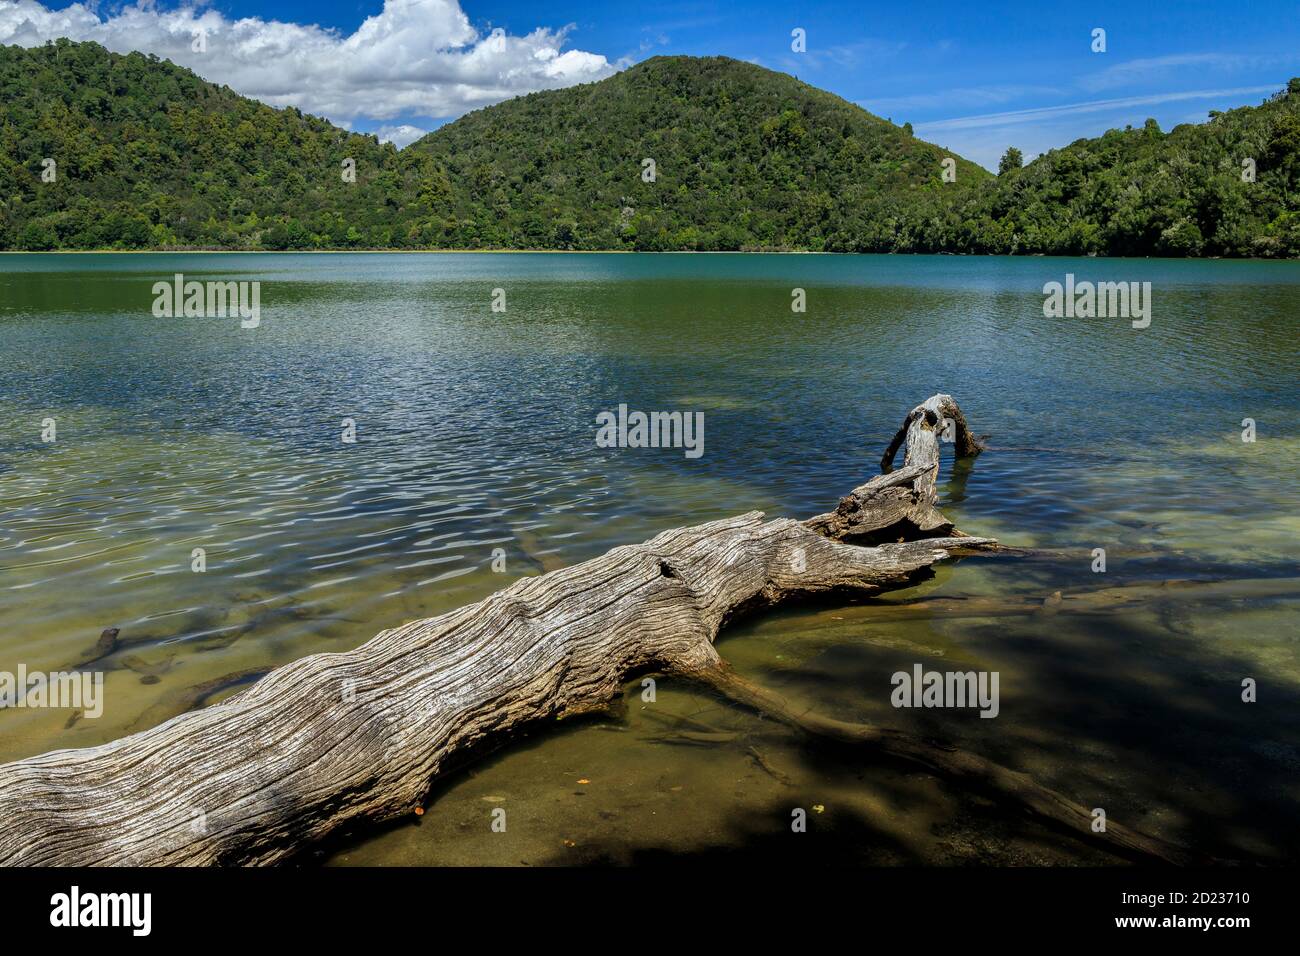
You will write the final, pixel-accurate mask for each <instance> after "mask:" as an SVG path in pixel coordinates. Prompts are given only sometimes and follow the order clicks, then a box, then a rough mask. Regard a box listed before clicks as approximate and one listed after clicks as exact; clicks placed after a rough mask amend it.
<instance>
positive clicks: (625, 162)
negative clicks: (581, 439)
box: [0, 40, 1300, 257]
mask: <svg viewBox="0 0 1300 956" xmlns="http://www.w3.org/2000/svg"><path fill="white" fill-rule="evenodd" d="M0 96H2V97H3V99H4V102H5V111H4V114H3V120H0V177H2V178H3V182H4V185H5V188H4V191H3V193H2V194H0V248H4V249H26V250H41V249H97V248H123V249H131V248H220V249H310V248H395V249H402V248H410V249H420V248H465V249H478V248H521V249H544V248H552V249H642V250H667V249H701V250H711V249H808V250H822V251H841V252H973V253H984V252H993V253H1063V254H1086V253H1097V254H1111V255H1172V256H1195V255H1225V256H1292V257H1294V256H1300V211H1298V209H1297V198H1296V197H1297V192H1298V191H1300V183H1297V177H1300V80H1292V81H1291V83H1290V84H1289V86H1288V88H1287V89H1286V90H1283V91H1281V92H1280V93H1278V94H1277V95H1276V96H1274V97H1272V98H1271V99H1270V100H1269V101H1267V102H1266V103H1264V104H1262V105H1261V106H1258V107H1243V108H1241V109H1236V110H1232V111H1230V112H1226V113H1221V114H1213V115H1212V116H1211V118H1210V120H1209V121H1208V122H1206V123H1204V124H1199V125H1185V126H1179V127H1177V128H1176V129H1174V130H1172V131H1170V132H1168V133H1165V132H1162V131H1161V130H1160V129H1159V128H1158V127H1157V126H1156V124H1155V123H1154V121H1148V122H1147V124H1146V125H1145V126H1144V127H1143V128H1140V129H1125V130H1112V131H1110V132H1108V133H1107V134H1105V135H1104V136H1101V137H1098V138H1096V139H1085V140H1079V141H1078V142H1076V143H1073V144H1071V145H1070V146H1067V147H1065V148H1063V149H1059V150H1052V151H1051V152H1049V153H1047V154H1045V155H1043V156H1041V157H1039V158H1038V159H1036V160H1034V161H1033V162H1032V163H1030V164H1029V165H1028V166H1025V167H1023V168H1021V160H1020V155H1019V152H1018V151H1016V150H1014V149H1010V150H1008V154H1007V156H1006V157H1004V159H1003V162H1002V164H1001V166H1000V169H999V174H998V175H997V176H993V175H992V174H990V173H988V172H987V171H985V170H984V169H982V168H981V167H979V166H976V165H975V164H973V163H970V162H967V161H966V160H964V159H962V158H960V157H958V156H956V155H955V154H952V153H951V152H949V151H946V150H944V149H942V148H941V147H939V146H936V145H933V144H931V143H927V142H924V141H922V140H920V139H917V138H916V137H915V136H913V135H912V132H911V128H910V127H909V126H903V127H898V126H895V125H893V124H892V123H890V122H888V121H886V120H883V119H880V118H879V117H876V116H872V115H871V114H870V113H867V112H866V111H864V110H862V109H860V108H858V107H857V106H854V105H853V104H851V103H848V102H846V101H845V100H842V99H840V98H839V97H837V96H833V95H832V94H829V93H826V92H823V91H821V90H818V89H815V88H814V87H811V86H808V85H807V84H805V83H802V82H800V81H799V80H797V79H795V78H793V77H790V76H787V75H785V74H781V73H774V72H772V71H769V70H765V69H762V68H761V67H757V66H754V65H752V64H748V63H742V62H739V61H736V60H731V59H727V58H724V57H707V58H697V57H655V58H653V59H650V60H647V61H645V62H643V63H640V64H638V65H637V66H635V67H632V68H631V69H629V70H626V71H624V72H622V73H620V74H618V75H616V76H613V77H611V78H609V79H606V80H602V81H601V82H598V83H592V84H586V85H582V86H576V87H570V88H567V89H563V90H554V91H548V92H543V93H534V94H532V95H529V96H525V97H521V98H518V99H515V100H510V101H507V102H505V103H501V104H499V105H497V106H493V107H489V108H487V109H483V110H479V111H477V112H474V113H470V114H469V115H467V116H464V117H462V118H461V119H459V120H457V121H456V122H454V123H450V124H448V125H446V126H444V127H443V128H441V129H439V130H437V131H436V132H434V133H431V134H429V135H428V136H426V137H424V138H423V139H422V140H420V141H419V142H417V143H415V144H413V145H411V146H410V147H408V148H407V149H405V150H402V151H400V152H399V151H397V150H396V149H394V148H393V147H392V146H391V145H389V144H380V143H378V142H377V141H376V140H375V138H374V137H373V136H364V135H359V134H352V133H348V132H346V131H344V130H341V129H339V128H338V127H336V126H334V125H332V124H330V123H329V122H327V121H325V120H323V119H319V118H316V117H312V116H307V115H304V114H303V113H301V112H300V111H298V110H295V109H286V110H276V109H272V108H271V107H269V106H265V105H262V104H260V103H257V102H255V101H252V100H249V99H246V98H244V97H241V96H239V95H238V94H236V93H235V92H233V91H232V90H230V89H229V88H227V87H217V86H214V85H212V84H210V83H207V82H205V81H203V80H201V79H200V78H198V77H197V76H195V75H194V74H193V73H191V72H190V71H188V70H185V69H182V68H180V67H177V66H175V65H173V64H172V63H170V62H168V61H164V60H159V59H157V58H156V57H152V56H145V55H142V54H138V53H133V54H129V55H125V56H123V55H118V54H114V53H110V52H108V51H107V50H105V49H104V48H103V47H100V46H98V45H97V44H94V43H73V42H70V41H67V40H59V41H55V42H53V43H49V44H47V45H45V46H42V47H34V48H30V49H24V48H21V47H12V46H9V47H0ZM949 158H951V159H952V160H953V164H952V171H953V172H954V173H955V180H954V181H951V182H949V181H945V177H944V169H943V163H944V161H945V160H946V159H949ZM1246 159H1250V160H1252V161H1253V163H1254V181H1247V180H1246V179H1243V175H1242V172H1243V161H1244V160H1246ZM50 160H52V161H53V166H51V164H50ZM646 160H653V170H651V169H649V168H647V164H646V162H645V161H646ZM353 163H354V164H355V176H351V175H350V173H349V171H350V170H351V169H352V164H353ZM652 172H653V175H651V173H652ZM353 180H354V181H353Z"/></svg>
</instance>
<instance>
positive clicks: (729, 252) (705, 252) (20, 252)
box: [0, 249, 1300, 262]
mask: <svg viewBox="0 0 1300 956" xmlns="http://www.w3.org/2000/svg"><path fill="white" fill-rule="evenodd" d="M108 255H113V256H158V255H174V256H193V255H204V256H212V255H227V256H286V255H298V256H310V255H386V256H391V255H408V256H409V255H436V256H442V255H457V256H463V255H511V256H516V255H538V256H561V255H573V256H578V255H582V256H951V257H953V258H960V259H1132V260H1135V261H1136V260H1142V261H1152V260H1154V261H1159V262H1300V258H1290V257H1283V256H1106V255H1101V254H1099V253H1083V254H1079V255H1061V254H1056V253H1051V254H1049V253H1045V252H1028V253H1012V252H826V251H821V252H816V251H813V250H810V249H655V250H649V249H646V250H641V249H40V250H27V249H0V256H108Z"/></svg>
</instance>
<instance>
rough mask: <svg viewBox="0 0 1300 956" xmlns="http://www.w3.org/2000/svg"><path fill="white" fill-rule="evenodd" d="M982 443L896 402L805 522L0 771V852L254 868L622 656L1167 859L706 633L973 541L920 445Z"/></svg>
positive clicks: (1005, 774) (913, 573)
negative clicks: (821, 695)
mask: <svg viewBox="0 0 1300 956" xmlns="http://www.w3.org/2000/svg"><path fill="white" fill-rule="evenodd" d="M948 422H952V423H955V432H956V434H955V435H954V436H953V437H954V440H955V442H956V448H957V451H958V453H959V454H966V455H974V454H977V453H978V451H979V450H980V445H979V443H978V441H977V440H976V439H974V438H973V436H971V435H970V432H969V430H968V429H967V427H966V422H965V419H964V418H963V417H962V415H961V412H960V409H958V408H957V405H956V403H955V402H953V400H952V399H951V398H949V397H948V396H946V395H937V396H935V397H934V398H931V399H930V400H929V401H927V402H925V403H924V404H922V405H919V406H917V408H916V409H914V410H913V411H912V412H911V413H910V414H909V415H908V417H907V420H906V421H905V422H904V426H903V428H902V429H901V430H900V432H899V435H898V437H896V438H895V440H894V442H893V444H892V445H891V447H890V450H889V453H888V454H887V455H886V457H885V461H884V462H883V466H884V467H885V468H886V469H888V468H889V467H890V464H891V462H892V459H893V457H894V455H895V454H896V452H897V451H898V449H899V447H900V446H902V445H904V444H905V445H906V454H905V458H904V463H903V466H902V467H901V468H899V469H898V470H897V471H892V472H888V473H887V474H883V475H880V476H878V477H876V478H874V479H872V480H871V481H869V482H867V483H866V484H864V485H862V486H861V487H859V488H857V489H855V490H854V491H853V492H852V493H851V494H850V495H848V496H846V497H845V498H843V499H841V501H840V502H839V506H838V507H837V508H836V510H835V511H833V512H830V513H828V514H824V515H819V516H817V517H815V518H811V519H809V520H808V521H805V522H799V521H794V520H790V519H776V520H771V521H765V520H764V518H763V515H762V514H760V513H758V512H752V513H749V514H743V515H740V516H738V517H734V518H729V519H726V520H721V521H712V522H709V523H707V524H701V525H696V526H694V527H688V528H679V529H675V530H671V531H665V532H664V533H662V534H660V535H657V536H656V537H654V538H652V539H651V540H649V541H647V542H645V543H644V544H638V545H631V546H625V547H619V548H615V549H613V550H612V551H610V552H608V553H607V554H605V555H603V556H601V557H598V558H595V559H593V560H590V561H586V562H584V563H582V564H579V565H576V566H573V567H570V568H564V569H559V570H554V571H550V572H548V573H545V574H542V575H540V576H537V577H529V578H524V579H521V580H518V581H516V582H515V583H513V584H512V585H510V586H509V587H507V588H505V589H503V590H501V591H498V592H497V593H495V594H493V595H491V596H489V597H487V598H486V599H484V600H482V601H480V602H478V603H477V604H473V605H470V606H468V607H464V608H461V609H459V610H456V611H452V612H450V613H448V614H443V615H441V616H438V617H434V618H430V619H427V620H422V621H415V622H413V623H409V624H406V625H403V626H401V627H398V628H394V629H392V630H387V631H384V632H382V633H380V634H378V635H376V636H375V637H374V638H373V639H371V640H370V641H368V642H367V643H365V644H363V645H362V646H360V647H358V648H357V649H355V650H352V651H348V652H346V653H337V654H317V655H314V656H311V657H307V658H304V659H302V660H299V661H296V662H294V663H292V664H289V665H286V666H284V667H280V668H277V669H275V670H273V671H271V672H270V673H269V674H267V675H266V676H265V677H263V678H262V679H261V680H259V681H258V682H257V683H256V684H254V685H252V686H251V687H250V688H249V689H247V690H245V691H243V692H242V693H240V694H238V695H237V696H235V697H232V698H230V699H228V700H226V701H224V702H222V703H220V704H217V705H214V706H211V707H206V708H204V709H201V710H196V711H191V712H189V713H185V714H182V715H180V716H177V717H174V718H172V719H171V720H168V721H167V722H165V723H163V724H161V725H160V726H157V727H154V728H152V729H150V730H145V731H142V732H140V733H136V734H133V735H131V736H128V737H125V738H122V739H120V740H116V741H113V742H111V743H107V744H103V745H100V746H97V747H91V748H87V749H82V750H62V751H56V752H53V753H48V754H44V755H41V756H37V757H32V758H29V759H26V760H20V761H16V762H13V763H9V764H6V765H3V766H0V863H3V864H9V865H37V864H45V865H49V864H54V865H69V864H77V865H95V864H134V865H168V864H171V865H178V864H179V865H194V864H269V863H275V862H277V861H281V860H284V859H286V858H288V857H290V856H293V855H294V854H295V853H297V852H299V851H300V850H301V849H303V848H304V847H305V846H307V845H309V844H311V843H312V842H313V841H317V840H320V839H321V838H323V837H325V836H326V835H328V834H330V833H332V832H335V831H337V830H338V829H339V828H340V827H342V826H344V825H345V824H349V823H357V822H362V821H367V820H368V821H375V822H378V821H382V820H385V819H391V818H395V817H397V816H400V815H403V814H409V813H411V812H412V811H413V810H414V809H415V808H416V807H419V806H421V805H422V803H423V801H424V800H425V799H426V796H427V794H428V792H429V789H430V787H431V785H432V783H433V781H434V779H435V778H436V777H438V775H439V774H440V773H443V772H449V770H450V769H452V768H454V767H455V766H456V765H457V763H458V761H460V760H463V758H464V755H465V754H466V753H473V752H476V751H478V750H479V749H481V748H482V747H484V746H488V745H495V744H498V743H500V742H502V741H504V740H506V739H508V737H509V736H510V735H511V734H512V732H516V731H518V730H519V729H521V728H524V727H526V726H529V725H535V724H536V723H537V722H539V721H543V720H548V719H550V720H554V719H556V718H558V717H564V716H567V715H573V714H579V713H583V712H590V711H594V710H600V709H602V708H604V707H606V706H607V705H608V704H609V702H610V701H611V700H613V699H614V698H615V697H616V696H617V695H618V694H619V693H620V692H621V689H622V686H623V684H624V683H625V681H626V680H627V679H628V678H629V677H632V676H634V675H637V674H643V673H649V672H660V673H669V674H675V675H679V676H682V677H685V678H689V679H693V680H698V681H701V682H703V683H704V684H706V685H708V686H709V687H712V688H714V689H715V690H716V691H717V692H719V693H721V694H723V695H724V696H726V697H728V698H730V699H732V700H735V701H737V702H739V703H741V704H743V705H745V706H748V707H752V708H756V709H758V710H760V711H762V712H764V713H767V714H769V715H771V716H773V717H774V718H776V719H778V720H781V721H784V722H785V723H787V724H789V725H790V726H792V727H795V728H797V729H799V730H801V731H803V732H806V733H809V734H813V735H816V736H819V737H828V738H831V739H834V740H837V741H841V742H843V743H847V744H850V745H855V746H862V747H864V748H866V749H867V750H869V751H875V752H878V753H879V754H881V755H882V756H885V757H887V758H892V759H895V760H900V761H902V762H904V763H906V764H908V765H910V766H912V767H919V768H922V769H925V770H926V771H928V772H932V773H938V774H940V775H942V776H944V777H945V778H947V779H950V780H953V781H955V782H956V783H957V784H958V785H960V786H966V787H971V788H974V789H979V790H982V791H984V792H986V793H989V794H991V795H993V796H995V797H997V798H1001V799H1004V800H1007V801H1010V802H1011V803H1013V804H1014V805H1015V806H1016V807H1017V808H1018V809H1019V810H1022V811H1025V812H1027V813H1029V814H1030V815H1032V816H1035V817H1037V818H1039V819H1040V820H1042V821H1046V822H1047V823H1049V824H1052V825H1055V826H1057V827H1065V828H1068V829H1069V830H1070V831H1072V832H1074V833H1075V834H1076V835H1077V836H1078V838H1079V839H1081V840H1086V841H1089V842H1091V843H1093V844H1095V845H1099V846H1101V847H1103V848H1106V849H1109V850H1110V851H1112V852H1114V853H1116V854H1119V855H1122V856H1127V857H1130V858H1136V859H1141V860H1148V861H1150V860H1161V861H1168V862H1183V861H1185V860H1186V859H1187V856H1186V855H1185V854H1183V853H1182V852H1181V851H1179V850H1178V849H1177V848H1175V847H1172V846H1170V845H1168V844H1166V843H1164V842H1162V841H1160V840H1157V839H1154V838H1152V837H1148V836H1144V835H1142V834H1140V833H1137V832H1135V831H1133V830H1130V829H1128V828H1126V827H1124V826H1122V825H1121V824H1119V823H1116V822H1111V823H1110V824H1109V825H1108V827H1107V831H1106V832H1105V833H1100V834H1099V833H1093V832H1092V830H1091V828H1090V823H1091V819H1092V818H1091V815H1090V813H1089V811H1088V810H1087V809H1086V808H1085V807H1083V806H1082V805H1080V804H1077V803H1074V802H1072V801H1070V800H1068V799H1067V798H1065V797H1063V796H1061V795H1059V794H1057V793H1055V792H1053V791H1051V790H1048V789H1046V788H1044V787H1041V786H1039V785H1038V784H1036V783H1035V782H1034V781H1032V780H1031V779H1030V778H1029V777H1027V776H1026V775H1024V774H1021V773H1017V772H1015V771H1013V770H1010V769H1008V768H1005V767H1001V766H999V765H997V764H994V763H992V762H990V761H988V760H985V759H983V758H982V757H978V756H976V755H973V754H968V753H964V752H962V751H959V750H956V749H954V748H952V747H947V746H945V745H942V744H936V743H935V742H932V741H925V740H922V739H920V738H919V737H915V736H911V735H908V734H905V733H902V732H899V731H895V730H888V729H883V728H878V727H870V726H865V725H858V724H850V723H846V722H842V721H838V720H835V719H833V718H830V717H822V716H819V715H816V714H811V713H808V712H806V711H798V712H796V711H795V709H793V708H792V707H791V706H790V705H789V704H787V703H786V702H785V701H784V700H783V699H782V698H781V697H780V696H779V695H777V694H775V693H773V692H771V691H769V690H765V689H764V688H761V687H758V686H756V685H754V684H752V683H750V682H749V681H746V680H744V679H742V678H741V677H739V676H738V675H736V674H734V673H733V672H732V671H731V670H730V669H729V668H728V667H727V666H726V665H725V664H724V662H723V661H722V660H721V658H720V657H719V655H718V653H717V651H716V650H715V648H714V640H715V638H716V637H717V635H718V633H719V631H720V629H721V628H722V627H723V626H724V625H725V624H726V623H727V621H728V620H730V619H731V618H733V617H734V616H736V615H737V614H739V613H742V612H749V611H753V610H754V609H756V608H761V607H763V606H767V605H772V604H776V603H779V602H781V601H785V600H788V599H792V598H797V597H801V596H807V595H813V594H818V593H822V594H825V593H838V592H843V593H846V594H847V593H856V594H865V595H871V594H876V593H880V592H883V591H885V590H889V589H893V588H899V587H905V586H907V585H908V584H910V583H912V582H914V581H916V580H917V579H919V578H920V577H923V576H925V575H926V574H928V569H929V568H930V566H931V565H933V564H934V563H935V562H937V561H940V560H942V559H944V558H947V557H949V556H952V555H960V554H962V553H967V552H974V551H979V550H989V549H992V548H994V547H995V543H994V542H992V541H991V540H990V539H986V538H975V537H969V536H963V535H961V533H960V532H957V531H955V529H953V527H952V524H951V523H950V522H948V521H947V519H945V518H944V516H943V515H942V514H941V513H940V512H939V510H938V508H937V505H936V498H937V492H936V481H937V477H938V472H939V440H940V435H941V434H942V433H943V431H944V429H945V428H946V427H949V426H948V425H947V424H946V423H948Z"/></svg>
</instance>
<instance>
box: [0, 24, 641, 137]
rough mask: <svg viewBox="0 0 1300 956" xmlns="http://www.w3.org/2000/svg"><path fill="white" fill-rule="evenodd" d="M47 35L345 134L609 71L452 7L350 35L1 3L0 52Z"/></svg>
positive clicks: (563, 37) (601, 61)
mask: <svg viewBox="0 0 1300 956" xmlns="http://www.w3.org/2000/svg"><path fill="white" fill-rule="evenodd" d="M182 2H183V3H188V2H189V0H182ZM55 37H68V38H69V39H72V40H94V41H95V42H97V43H101V44H103V45H104V46H106V47H108V48H109V49H110V50H114V51H117V52H119V53H126V52H130V51H132V50H139V51H141V52H145V53H154V54H157V55H158V56H160V57H163V58H165V59H169V60H171V61H172V62H174V63H177V64H180V65H181V66H185V67H188V68H190V69H191V70H193V71H194V72H195V73H197V74H199V75H200V76H202V77H203V78H204V79H206V80H210V81H211V82H213V83H222V84H225V85H227V86H229V87H231V89H234V90H236V91H237V92H239V93H242V94H244V95H246V96H251V97H255V98H256V99H259V100H262V101H263V102H266V103H270V104H271V105H272V106H281V107H283V106H296V107H298V108H299V109H301V110H303V111H305V112H308V113H315V114H317V115H321V116H326V117H328V118H330V119H332V120H334V121H336V122H339V123H345V124H349V125H350V124H351V123H352V122H354V121H356V120H365V119H369V120H394V119H402V118H407V117H412V116H416V117H419V116H427V117H447V116H458V115H460V114H461V113H464V112H467V111H468V110H472V109H477V108H478V107H480V106H487V105H489V104H491V103H496V102H499V101H500V100H503V99H507V98H509V97H511V96H517V95H519V94H522V93H530V92H532V91H534V90H540V89H550V88H554V87H561V86H571V85H573V84H575V83H586V82H591V81H592V80H598V79H601V78H603V77H606V76H608V75H610V74H611V73H613V72H614V71H615V69H616V67H615V66H614V65H613V64H611V63H610V62H609V61H608V60H607V59H606V58H605V57H604V56H601V55H599V54H596V53H587V52H584V51H582V50H565V49H564V46H565V43H566V41H567V38H568V28H567V27H566V28H561V29H552V28H548V27H539V28H537V29H535V30H533V32H531V33H529V34H527V35H524V36H511V35H509V34H507V33H505V32H504V31H502V30H493V31H491V32H490V33H484V32H482V31H480V30H478V29H477V28H475V27H474V25H473V24H471V23H470V21H469V18H468V17H467V16H466V15H465V13H464V11H463V10H461V8H460V3H459V2H458V0H385V2H384V9H383V11H382V12H380V13H379V14H377V15H375V16H373V17H368V18H367V19H366V20H365V22H363V23H362V24H361V25H360V26H359V27H358V28H357V29H356V31H355V32H354V33H352V34H350V35H344V34H343V33H341V32H340V31H337V30H333V29H326V28H324V27H320V26H315V25H311V24H299V23H282V22H280V21H277V20H263V19H261V18H260V17H247V18H244V19H239V20H232V19H229V18H228V17H226V16H225V15H224V14H222V13H220V12H219V11H217V10H212V9H203V8H202V7H201V6H196V5H183V6H181V7H178V8H176V9H162V8H161V7H159V6H158V5H157V4H156V3H154V2H153V0H136V2H135V4H134V5H132V6H125V7H122V8H121V9H120V10H117V11H115V12H113V13H111V14H109V15H107V16H105V17H102V18H101V17H100V16H99V15H98V14H97V13H96V12H95V10H94V9H93V3H92V4H91V5H86V4H83V3H74V4H72V5H71V6H69V7H67V8H65V9H62V10H52V9H50V8H49V7H46V6H44V5H43V4H41V3H39V2H38V0H0V43H5V44H18V45H20V46H35V45H38V44H41V43H44V42H45V41H46V40H49V39H52V38H55ZM401 128H402V127H395V129H401ZM411 128H413V127H411ZM394 142H397V140H396V138H394Z"/></svg>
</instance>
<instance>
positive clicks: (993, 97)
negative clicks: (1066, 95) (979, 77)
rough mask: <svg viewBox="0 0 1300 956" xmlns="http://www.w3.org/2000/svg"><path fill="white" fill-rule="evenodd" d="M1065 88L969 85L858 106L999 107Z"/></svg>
mask: <svg viewBox="0 0 1300 956" xmlns="http://www.w3.org/2000/svg"><path fill="white" fill-rule="evenodd" d="M1063 92H1064V91H1063V90H1060V89H1057V88H1056V87H1051V86H1010V85H1008V86H969V87H959V88H957V89H950V90H940V91H937V92H934V93H912V94H909V95H907V96H887V97H883V98H881V99H874V100H859V101H858V105H859V106H861V107H862V108H863V109H865V110H870V111H871V112H873V113H880V114H884V113H898V112H902V111H905V110H930V109H942V108H945V107H946V108H951V107H954V106H956V107H962V106H970V107H979V106H996V105H997V104H999V103H1008V102H1010V101H1011V100H1017V99H1021V98H1023V97H1026V96H1060V95H1062V93H1063Z"/></svg>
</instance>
